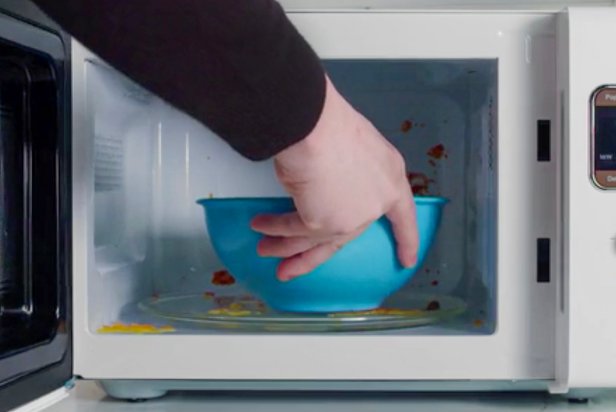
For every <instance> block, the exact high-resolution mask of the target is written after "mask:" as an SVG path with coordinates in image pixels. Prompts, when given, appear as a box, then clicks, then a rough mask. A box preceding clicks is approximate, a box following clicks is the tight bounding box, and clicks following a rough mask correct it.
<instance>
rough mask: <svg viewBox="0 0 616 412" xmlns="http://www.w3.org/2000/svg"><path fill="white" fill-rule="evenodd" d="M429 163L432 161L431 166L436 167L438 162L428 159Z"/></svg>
mask: <svg viewBox="0 0 616 412" xmlns="http://www.w3.org/2000/svg"><path fill="white" fill-rule="evenodd" d="M428 163H430V166H432V167H436V162H435V161H434V160H432V159H430V160H428Z"/></svg>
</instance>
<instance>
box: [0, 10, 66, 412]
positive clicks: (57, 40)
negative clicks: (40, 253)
mask: <svg viewBox="0 0 616 412" xmlns="http://www.w3.org/2000/svg"><path fill="white" fill-rule="evenodd" d="M0 42H3V43H5V44H9V45H11V46H15V47H18V48H21V49H23V50H26V51H29V52H32V53H34V54H37V55H39V56H40V55H44V56H45V57H46V58H47V59H49V62H50V64H51V66H52V67H53V69H54V72H55V73H54V74H55V76H57V77H56V79H55V81H56V90H57V93H58V113H57V116H58V125H59V127H58V131H57V135H56V137H55V138H57V144H56V145H55V147H54V152H55V153H53V154H52V156H51V157H54V156H55V158H56V160H55V162H54V165H55V168H56V170H57V179H56V180H55V183H56V188H55V193H54V198H55V201H56V202H57V205H58V208H57V212H56V215H57V216H56V219H57V220H56V221H57V225H58V226H57V229H56V232H55V233H56V236H55V240H56V241H57V243H58V244H57V247H56V248H55V250H56V253H57V255H56V258H55V259H56V268H50V270H54V271H58V272H57V273H58V276H59V278H58V279H59V284H58V288H59V290H58V292H59V294H60V298H59V299H60V303H59V308H58V309H57V310H60V312H59V313H60V315H62V312H64V313H63V315H64V317H65V319H63V320H64V321H65V322H64V325H65V332H64V333H65V334H66V339H65V340H63V341H62V340H61V341H59V342H56V344H57V345H58V346H56V347H54V348H53V350H51V349H49V350H46V349H45V347H46V346H48V347H50V348H51V346H52V342H54V341H58V339H55V338H51V340H50V341H47V342H43V343H41V344H37V345H35V346H34V347H31V348H28V349H26V350H25V351H21V352H19V353H17V354H15V355H9V356H8V357H4V358H0V367H1V365H2V363H3V361H5V360H11V358H13V360H17V356H21V357H25V358H28V357H29V356H30V357H31V358H32V359H34V357H36V359H37V362H36V363H37V368H36V369H34V370H33V371H23V372H22V373H17V374H16V376H13V377H9V378H7V379H5V380H3V381H2V382H0V411H4V410H11V409H12V408H16V407H19V406H20V405H24V404H27V403H29V402H32V401H36V400H37V399H38V400H40V398H42V397H45V396H46V395H48V394H50V393H52V392H55V391H57V390H58V389H61V388H63V387H66V384H67V382H71V381H72V377H73V353H72V352H73V350H72V326H71V322H72V313H71V311H72V299H71V293H72V291H71V290H72V288H71V284H72V279H71V276H70V275H71V256H70V253H71V248H70V235H71V228H70V225H71V219H70V216H71V214H70V205H71V202H70V200H71V197H70V196H71V195H70V193H71V192H70V169H71V168H70V158H71V157H70V143H71V135H70V124H71V123H70V117H71V116H70V113H71V112H70V107H71V106H70V89H69V87H70V78H69V75H70V48H69V47H67V45H69V44H70V41H69V40H68V38H67V37H66V36H65V35H64V34H62V33H61V32H60V31H59V30H57V26H55V25H54V24H53V23H52V22H51V21H49V20H47V19H46V18H45V16H44V15H43V14H42V13H40V11H38V10H37V9H36V8H35V7H34V6H33V5H32V4H30V3H28V2H24V1H21V0H20V1H13V0H0ZM60 307H63V310H61V309H60ZM60 319H61V318H60ZM56 332H57V330H56ZM60 351H62V352H60ZM59 354H60V356H61V359H60V360H59V361H56V360H55V359H58V355H59ZM40 365H43V366H40Z"/></svg>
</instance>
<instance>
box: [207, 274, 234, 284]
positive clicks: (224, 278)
mask: <svg viewBox="0 0 616 412" xmlns="http://www.w3.org/2000/svg"><path fill="white" fill-rule="evenodd" d="M234 283H235V278H234V277H233V276H231V274H230V273H229V272H228V271H226V270H217V271H216V272H214V273H213V274H212V285H216V286H228V285H233V284H234Z"/></svg>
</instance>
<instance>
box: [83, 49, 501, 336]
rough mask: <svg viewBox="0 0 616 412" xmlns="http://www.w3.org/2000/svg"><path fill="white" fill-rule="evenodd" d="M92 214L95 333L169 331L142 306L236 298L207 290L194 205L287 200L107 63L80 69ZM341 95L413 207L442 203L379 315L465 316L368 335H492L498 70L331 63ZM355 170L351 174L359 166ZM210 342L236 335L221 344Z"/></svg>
mask: <svg viewBox="0 0 616 412" xmlns="http://www.w3.org/2000/svg"><path fill="white" fill-rule="evenodd" d="M85 64H86V95H87V110H86V112H87V113H88V130H87V133H88V136H87V139H88V145H89V149H90V150H89V155H90V156H91V159H89V160H90V161H91V162H90V163H91V164H92V167H91V168H90V171H89V175H88V176H83V177H82V178H85V179H88V182H89V187H90V188H91V193H90V197H89V198H90V199H91V201H92V203H93V208H91V211H90V215H89V216H88V219H89V220H90V227H91V228H93V230H91V231H90V232H89V233H90V237H89V239H88V242H89V244H88V245H87V248H88V251H89V252H88V253H89V264H88V266H89V273H88V302H89V308H88V319H89V327H90V329H91V331H93V332H96V331H97V330H98V329H99V328H100V327H101V326H103V325H109V324H113V323H115V322H123V323H132V322H145V323H153V324H172V325H173V326H174V327H175V329H176V332H175V333H186V334H195V333H213V332H212V331H210V330H207V329H206V328H203V327H199V326H198V325H189V324H181V323H173V322H172V321H169V320H164V319H157V318H156V317H155V316H153V315H148V314H146V313H143V312H142V311H141V310H140V309H139V307H138V304H139V302H140V301H142V300H144V299H147V298H150V297H151V296H165V295H178V294H195V293H196V294H202V293H204V292H206V291H215V292H216V293H230V294H239V293H245V292H244V291H242V289H241V286H240V285H232V286H214V285H212V284H211V280H212V274H213V272H215V271H217V270H220V269H222V268H223V265H222V264H221V263H220V261H219V260H218V259H217V257H216V254H215V253H214V251H213V249H212V246H211V244H210V240H209V238H208V234H207V231H206V226H205V220H204V216H203V210H202V209H201V207H200V206H199V205H197V204H196V201H197V200H198V199H200V198H208V197H215V198H224V197H253V196H284V195H285V193H284V191H283V190H282V188H281V187H280V186H279V184H278V183H277V181H276V178H275V175H274V172H273V167H272V163H271V161H264V162H251V161H248V160H246V159H244V158H242V157H241V156H239V155H238V154H236V153H235V152H233V151H232V150H231V149H230V148H229V147H228V146H227V145H226V143H224V142H223V141H222V140H221V139H219V138H218V137H217V136H215V135H214V134H213V133H212V132H211V131H209V130H208V129H207V127H206V126H204V125H201V124H199V123H198V122H196V121H195V120H193V119H191V118H189V117H188V116H186V115H184V114H182V113H180V112H178V111H177V110H175V109H174V108H172V107H170V106H169V105H168V104H166V103H164V102H162V101H161V100H160V99H158V98H157V97H155V96H152V95H151V94H149V93H147V92H146V91H144V90H143V89H141V88H140V87H138V86H137V85H135V84H134V83H133V82H131V81H130V80H128V79H126V78H124V77H123V76H121V75H120V74H118V73H117V72H115V71H114V70H113V69H111V68H109V67H108V66H107V65H105V64H104V63H103V62H101V61H98V60H96V59H90V60H88V61H87V62H86V63H85ZM324 65H325V68H326V70H327V71H328V73H329V75H330V77H331V78H332V79H333V81H334V83H335V84H336V85H337V87H338V89H339V90H340V91H341V93H342V94H343V95H344V96H345V97H346V98H347V99H348V100H349V101H350V102H351V103H352V104H353V105H354V106H355V107H356V108H357V109H358V110H359V111H360V112H362V113H363V114H364V115H365V116H366V117H368V118H369V119H370V120H371V121H372V122H373V123H374V124H375V126H376V127H377V128H378V129H379V130H380V131H381V133H382V134H383V135H384V136H385V137H386V138H387V139H389V140H390V141H391V142H392V143H393V144H394V145H395V146H396V147H397V148H398V149H399V150H400V151H401V153H402V154H403V155H404V157H405V160H406V163H407V170H408V172H409V184H411V185H412V186H413V188H414V190H415V193H416V195H437V196H443V197H446V198H447V199H449V201H450V202H449V204H448V205H447V206H446V207H445V209H444V212H443V217H442V221H441V225H440V229H439V232H438V235H437V238H436V240H435V242H434V245H433V247H432V249H431V252H430V255H429V257H428V259H427V261H426V262H425V264H424V265H423V266H422V268H421V270H419V271H418V273H417V274H416V275H415V277H413V279H412V280H411V281H410V282H409V283H408V284H407V285H406V286H405V287H404V288H403V289H402V290H401V291H399V292H398V293H397V294H395V295H394V296H392V297H391V298H390V299H389V300H388V302H386V305H391V306H395V305H398V304H403V302H404V300H405V298H406V297H408V296H412V295H413V294H418V293H421V294H430V295H434V296H440V295H450V296H455V297H458V298H460V299H462V300H463V301H464V302H465V303H466V305H467V310H466V312H465V313H464V314H463V315H461V316H459V317H458V318H456V319H455V320H450V321H448V322H445V323H442V324H437V325H433V326H430V327H420V328H409V329H405V330H397V331H389V332H378V333H396V334H491V333H493V332H494V330H495V328H496V326H497V325H496V324H495V319H496V311H497V302H496V301H495V296H496V282H497V273H496V258H497V257H496V230H497V228H496V211H495V208H496V196H497V188H496V181H497V180H496V170H497V165H496V164H495V162H496V158H497V156H496V150H497V136H496V130H497V119H496V113H497V107H496V102H497V61H496V60H490V59H455V60H327V61H324ZM357 167H361V165H357ZM215 333H232V332H220V331H216V332H215Z"/></svg>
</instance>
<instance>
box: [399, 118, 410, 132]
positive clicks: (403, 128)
mask: <svg viewBox="0 0 616 412" xmlns="http://www.w3.org/2000/svg"><path fill="white" fill-rule="evenodd" d="M412 128H413V122H412V121H410V120H405V121H403V122H402V125H401V126H400V131H401V132H402V133H408V132H410V131H411V129H412Z"/></svg>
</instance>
